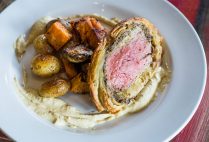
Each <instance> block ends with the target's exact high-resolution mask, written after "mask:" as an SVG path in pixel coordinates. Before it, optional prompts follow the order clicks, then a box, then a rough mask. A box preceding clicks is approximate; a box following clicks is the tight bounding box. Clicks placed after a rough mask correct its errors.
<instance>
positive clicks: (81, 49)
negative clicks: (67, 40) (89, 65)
mask: <svg viewBox="0 0 209 142" xmlns="http://www.w3.org/2000/svg"><path fill="white" fill-rule="evenodd" d="M92 54H93V52H92V50H91V49H89V48H87V47H86V46H85V45H83V44H80V45H76V46H74V47H67V48H65V49H63V56H64V57H65V58H66V59H67V60H69V61H70V62H72V63H81V62H84V61H86V60H87V59H89V58H90V57H91V55H92Z"/></svg>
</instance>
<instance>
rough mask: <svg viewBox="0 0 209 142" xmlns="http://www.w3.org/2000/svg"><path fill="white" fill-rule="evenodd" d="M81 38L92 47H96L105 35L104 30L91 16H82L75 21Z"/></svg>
mask: <svg viewBox="0 0 209 142" xmlns="http://www.w3.org/2000/svg"><path fill="white" fill-rule="evenodd" d="M75 28H76V30H77V31H78V33H79V35H80V37H81V40H82V41H83V42H87V43H88V44H89V45H90V47H91V48H92V49H96V48H97V46H98V44H99V43H100V41H101V40H102V39H103V38H104V37H105V35H106V31H105V30H104V27H103V26H102V25H101V23H100V22H99V21H97V20H96V19H95V18H93V17H84V18H82V19H81V20H79V21H78V22H76V23H75Z"/></svg>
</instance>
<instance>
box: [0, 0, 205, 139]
mask: <svg viewBox="0 0 209 142" xmlns="http://www.w3.org/2000/svg"><path fill="white" fill-rule="evenodd" d="M12 1H13V0H0V11H2V10H3V9H4V8H6V6H7V5H9V4H10V3H11V2H12ZM170 2H171V3H173V4H174V5H175V6H176V7H177V8H178V9H179V10H180V11H182V12H183V13H184V15H185V16H186V17H187V18H188V19H189V21H190V22H191V23H192V24H193V26H194V27H195V29H196V31H197V32H198V34H199V36H200V38H201V40H202V42H203V45H204V48H205V53H206V57H207V62H209V0H170ZM207 71H209V68H207ZM10 141H12V140H11V139H10V138H8V137H7V136H6V135H5V134H4V133H3V131H0V142H10ZM172 142H209V77H207V84H206V88H205V92H204V96H203V98H202V101H201V103H200V106H199V107H198V110H197V111H196V113H195V114H194V116H193V118H192V119H191V121H190V122H189V123H188V124H187V126H186V127H185V128H184V129H183V130H182V131H181V132H180V133H179V134H178V135H177V136H176V137H175V138H174V139H173V140H172Z"/></svg>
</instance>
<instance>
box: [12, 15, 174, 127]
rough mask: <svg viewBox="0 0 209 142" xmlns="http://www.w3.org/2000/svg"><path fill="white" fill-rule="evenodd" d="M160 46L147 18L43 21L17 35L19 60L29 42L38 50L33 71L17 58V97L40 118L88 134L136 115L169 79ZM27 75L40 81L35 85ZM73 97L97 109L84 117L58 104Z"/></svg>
mask: <svg viewBox="0 0 209 142" xmlns="http://www.w3.org/2000/svg"><path fill="white" fill-rule="evenodd" d="M162 42H163V38H162V36H161V35H160V34H159V31H158V30H157V28H156V27H155V26H154V25H153V24H152V23H151V22H150V21H148V20H146V19H145V18H137V17H134V18H130V19H124V20H122V21H121V20H118V19H117V18H112V19H108V18H105V17H102V16H98V15H76V16H72V17H64V18H61V17H59V18H52V17H48V18H42V19H40V20H38V21H37V22H35V24H34V25H33V26H32V28H31V30H30V32H29V34H28V35H27V36H26V38H24V35H21V36H20V37H19V38H18V39H17V41H16V53H17V54H16V55H17V56H19V55H21V56H23V55H24V53H25V54H27V55H28V54H29V52H30V50H27V48H29V47H31V46H30V45H31V44H32V43H33V47H34V49H35V51H36V52H35V55H34V56H30V57H33V59H32V62H31V64H30V66H31V70H27V65H28V64H27V63H24V61H21V60H22V58H18V59H21V60H20V63H21V64H22V65H23V67H24V68H23V81H24V82H23V84H24V86H22V87H20V90H21V92H22V95H21V97H22V98H23V100H24V102H26V104H27V105H28V106H29V107H30V108H31V109H32V110H33V111H35V112H36V113H37V114H38V115H40V116H41V117H43V118H45V119H47V120H49V121H51V122H52V123H53V124H55V125H57V126H61V127H71V128H87V129H89V128H93V127H95V126H97V125H99V124H102V123H105V122H108V121H110V120H114V119H117V118H119V117H121V116H124V115H127V114H131V113H134V112H137V111H140V110H142V109H144V108H146V107H147V106H148V105H149V104H150V103H151V102H152V101H153V100H154V99H155V98H156V94H157V93H158V92H159V91H161V90H163V89H162V88H164V87H165V86H166V84H167V83H168V82H169V79H170V69H169V66H168V58H166V54H167V52H166V47H164V46H163V45H162ZM24 57H25V56H23V58H24ZM29 72H32V73H33V74H35V75H37V76H39V78H35V80H34V78H33V76H31V74H30V73H29ZM34 82H35V83H34ZM37 82H38V83H37ZM34 84H35V85H34ZM75 94H77V95H76V96H77V97H79V99H80V98H81V99H82V96H85V97H87V98H88V99H89V100H91V102H92V106H94V108H95V110H94V111H93V112H92V110H91V111H90V112H87V113H84V112H82V111H80V110H79V109H78V108H76V107H74V106H72V105H71V104H68V103H67V102H68V101H67V100H66V101H65V100H64V101H63V100H62V99H63V97H61V96H63V95H65V96H67V97H66V98H68V99H71V97H70V96H73V95H75ZM79 94H85V95H82V96H79ZM66 98H65V99H66ZM81 102H82V101H81ZM74 103H77V102H74ZM78 103H79V102H78Z"/></svg>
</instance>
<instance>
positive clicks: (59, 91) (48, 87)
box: [39, 78, 70, 97]
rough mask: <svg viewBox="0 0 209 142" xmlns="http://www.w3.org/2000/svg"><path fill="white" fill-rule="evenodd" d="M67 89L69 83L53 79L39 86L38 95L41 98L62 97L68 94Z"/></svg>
mask: <svg viewBox="0 0 209 142" xmlns="http://www.w3.org/2000/svg"><path fill="white" fill-rule="evenodd" d="M69 87H70V85H69V83H68V82H67V81H65V80H64V79H59V78H55V79H53V80H50V81H48V82H45V83H43V84H42V85H41V89H40V90H39V95H40V96H42V97H59V96H63V95H65V94H66V93H67V92H68V90H69Z"/></svg>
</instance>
